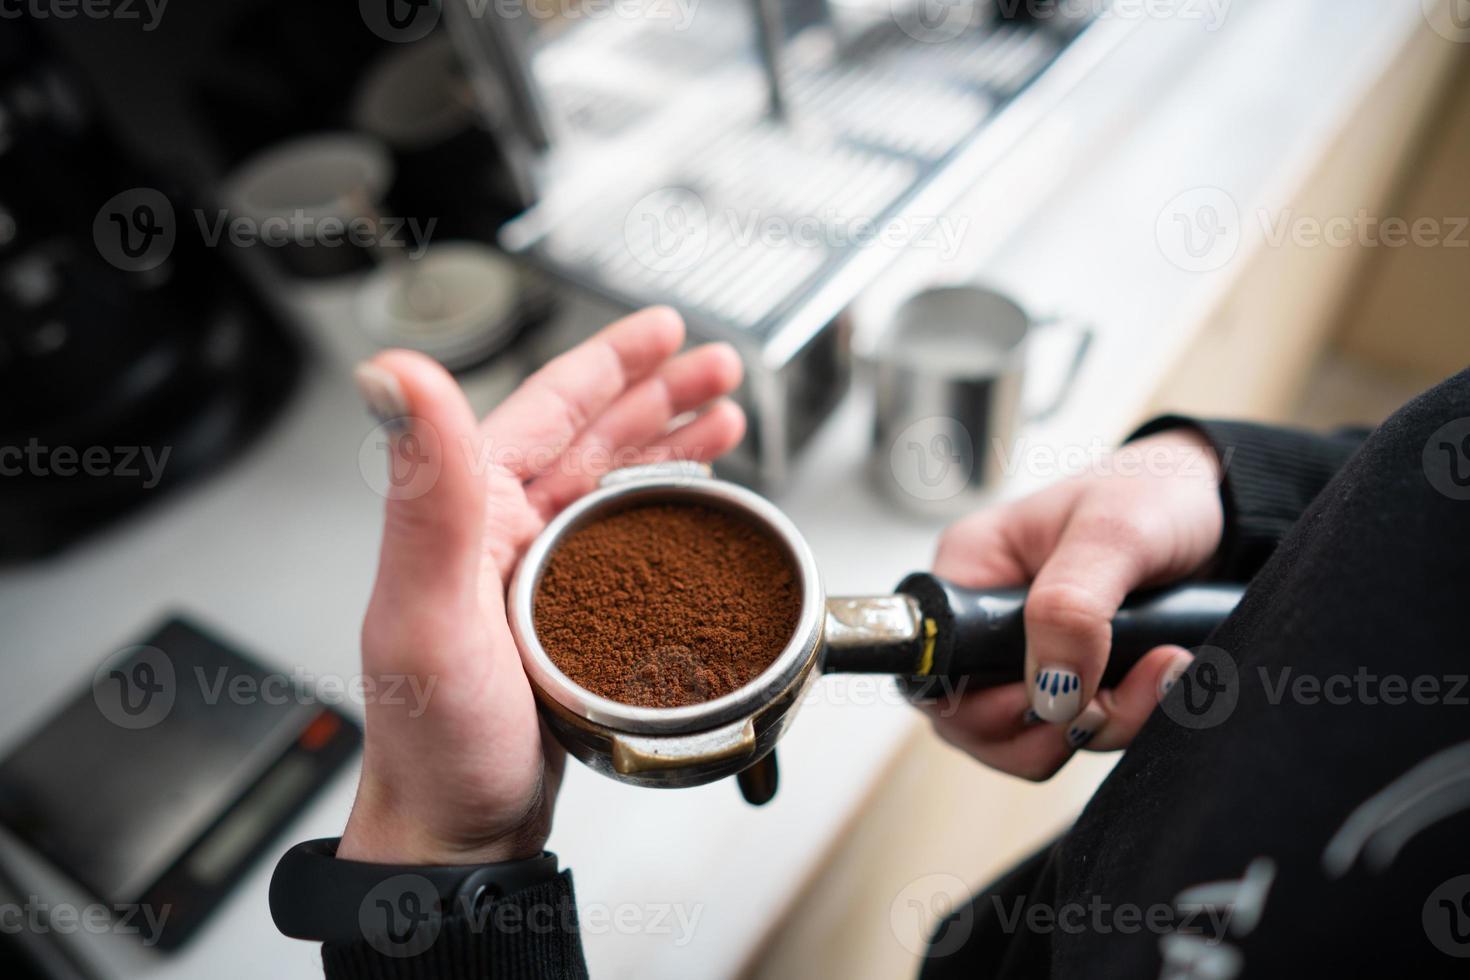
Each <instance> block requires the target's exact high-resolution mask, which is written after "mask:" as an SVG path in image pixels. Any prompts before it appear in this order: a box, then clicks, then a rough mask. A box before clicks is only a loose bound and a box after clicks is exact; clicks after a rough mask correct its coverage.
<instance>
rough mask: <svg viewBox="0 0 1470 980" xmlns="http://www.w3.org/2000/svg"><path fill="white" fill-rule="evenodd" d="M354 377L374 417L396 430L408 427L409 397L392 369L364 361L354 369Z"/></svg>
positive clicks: (359, 391) (358, 389)
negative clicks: (405, 396)
mask: <svg viewBox="0 0 1470 980" xmlns="http://www.w3.org/2000/svg"><path fill="white" fill-rule="evenodd" d="M352 379H353V380H354V381H356V382H357V391H358V394H360V395H362V400H363V401H365V402H367V407H368V411H370V412H372V413H373V417H374V418H376V419H377V420H378V421H379V422H382V423H383V424H384V425H386V426H388V428H390V429H393V430H394V431H396V432H402V431H403V430H405V429H407V428H408V399H406V398H404V397H403V388H402V387H401V386H400V385H399V384H398V379H397V378H396V377H394V376H393V373H392V372H391V371H385V370H384V369H383V368H380V367H378V366H377V365H376V364H374V363H372V362H371V361H363V362H362V363H361V364H359V365H358V366H357V367H356V368H354V369H353V371H352Z"/></svg>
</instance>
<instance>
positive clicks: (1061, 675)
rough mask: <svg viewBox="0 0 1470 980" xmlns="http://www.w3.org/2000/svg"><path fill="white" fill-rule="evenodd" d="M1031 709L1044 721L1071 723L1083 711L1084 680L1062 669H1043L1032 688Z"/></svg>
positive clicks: (1074, 672) (1072, 672)
mask: <svg viewBox="0 0 1470 980" xmlns="http://www.w3.org/2000/svg"><path fill="white" fill-rule="evenodd" d="M1031 707H1032V708H1034V709H1035V710H1036V713H1037V714H1038V715H1040V716H1041V720H1042V721H1049V722H1052V723H1059V722H1064V721H1071V720H1072V719H1073V718H1076V717H1077V712H1079V711H1081V710H1082V678H1080V677H1078V676H1077V673H1076V671H1071V670H1066V669H1065V668H1062V667H1043V668H1041V670H1040V671H1038V672H1037V674H1036V682H1035V684H1034V685H1033V686H1032V688H1031Z"/></svg>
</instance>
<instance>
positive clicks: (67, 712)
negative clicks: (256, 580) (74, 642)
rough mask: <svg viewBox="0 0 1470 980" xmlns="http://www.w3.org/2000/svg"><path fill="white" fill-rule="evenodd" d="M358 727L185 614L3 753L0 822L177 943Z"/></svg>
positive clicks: (352, 745)
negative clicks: (147, 914) (148, 914)
mask: <svg viewBox="0 0 1470 980" xmlns="http://www.w3.org/2000/svg"><path fill="white" fill-rule="evenodd" d="M361 741H362V733H361V729H360V728H359V726H358V724H357V723H356V722H355V721H353V720H351V719H350V718H348V717H347V716H345V715H344V714H342V713H341V712H339V711H336V710H335V709H333V708H331V707H327V706H325V705H322V704H321V703H320V702H319V701H318V700H317V699H316V698H314V697H313V694H312V692H310V691H306V690H302V689H301V688H300V686H299V685H298V684H296V683H295V681H294V680H293V679H292V678H291V677H289V676H288V675H286V674H283V673H281V672H278V671H271V670H268V669H266V668H265V667H263V666H262V665H260V664H258V663H256V662H255V661H253V660H251V659H249V658H247V657H246V656H244V655H243V654H241V653H239V652H237V651H235V650H233V649H231V648H229V647H227V646H226V645H224V644H223V643H221V642H220V641H219V640H217V639H215V638H213V637H211V636H210V635H209V634H207V633H205V632H204V631H202V630H201V629H199V628H198V627H197V626H194V625H192V624H190V623H189V622H187V621H185V620H183V619H178V618H175V619H171V620H169V621H168V622H166V623H165V624H163V625H162V626H161V627H160V628H159V629H158V630H157V631H155V632H154V633H153V634H152V635H151V636H149V638H148V639H146V640H144V641H143V642H142V643H141V644H139V645H137V646H133V647H128V648H126V649H124V650H122V651H120V652H119V653H117V654H115V655H114V656H112V657H110V658H109V659H108V660H107V661H106V662H105V663H103V664H102V666H101V667H99V668H98V670H97V672H96V675H95V677H94V681H93V683H92V684H91V685H90V686H89V687H88V688H86V689H85V690H83V691H81V692H80V693H79V694H78V695H77V696H76V697H75V698H74V699H72V700H71V701H70V702H69V703H68V704H66V705H65V706H64V707H62V708H61V709H60V711H58V712H57V713H56V714H55V715H53V716H52V717H51V718H50V719H49V720H48V721H46V722H45V723H44V724H43V725H42V726H41V728H40V729H39V730H38V731H35V732H33V733H32V734H31V735H30V736H29V737H28V738H27V739H26V740H25V742H24V744H22V745H21V746H20V747H19V748H17V749H16V750H15V751H14V752H13V753H12V754H11V755H10V756H9V757H8V758H6V759H5V760H4V761H3V762H0V823H3V824H4V825H5V826H6V827H7V828H8V829H9V830H10V832H11V833H12V834H14V835H15V836H16V837H18V838H19V839H21V840H22V841H24V842H25V843H26V844H28V845H30V846H31V847H32V848H34V849H35V850H36V851H38V852H39V853H40V854H42V855H44V856H45V857H46V858H47V859H48V860H49V861H51V863H52V864H54V865H55V866H56V867H57V868H59V869H60V870H61V871H63V872H65V873H66V874H67V875H69V876H70V877H71V878H73V879H74V880H76V881H77V882H78V883H79V884H81V885H82V886H83V887H85V888H86V889H87V890H88V891H89V892H91V893H92V894H93V895H94V896H95V897H96V898H97V899H98V900H99V901H100V902H102V903H104V904H106V905H108V906H109V907H111V908H113V909H114V910H117V909H118V907H120V906H121V907H143V908H147V909H151V910H152V911H153V912H154V915H155V916H156V917H161V913H162V911H163V910H167V917H166V919H164V922H163V925H162V928H161V931H160V933H159V935H157V936H148V937H145V938H147V939H148V941H150V942H154V943H156V946H157V948H161V949H165V950H167V949H174V948H177V947H178V946H180V945H182V944H183V943H184V942H185V941H186V940H188V938H189V937H190V936H191V935H192V934H193V933H194V931H195V930H196V929H198V927H199V926H200V924H201V923H202V922H203V921H204V919H205V918H206V917H207V916H208V915H209V913H210V912H211V911H212V910H213V909H214V908H215V907H216V906H217V905H219V904H220V902H221V901H222V899H223V898H224V896H225V895H226V893H227V892H228V891H229V889H230V887H231V885H232V884H233V883H234V882H235V881H236V880H238V878H239V877H240V876H241V875H242V874H243V873H244V872H245V871H246V870H247V869H248V868H249V867H250V865H251V864H252V863H253V862H254V861H255V860H256V859H257V858H258V857H259V856H260V855H261V854H262V852H263V851H265V850H266V849H267V848H268V847H269V846H270V845H271V843H272V841H273V839H274V837H275V836H276V835H277V834H278V833H279V832H280V831H281V830H283V829H284V827H285V825H286V824H287V823H288V822H289V821H290V820H291V818H292V817H294V816H295V815H296V814H297V813H298V812H299V811H300V810H301V809H302V808H303V807H304V806H305V805H306V803H307V802H308V801H309V800H310V799H311V798H312V797H313V796H314V795H315V794H316V793H317V792H318V790H320V789H321V788H322V787H323V786H324V785H325V784H326V783H327V781H328V780H329V779H330V778H331V776H332V775H333V774H334V773H335V772H336V771H337V770H338V769H339V768H340V767H341V766H342V765H343V764H344V763H346V762H347V761H348V760H350V759H351V758H352V757H353V755H354V754H355V753H356V752H357V749H358V747H359V745H360V744H361Z"/></svg>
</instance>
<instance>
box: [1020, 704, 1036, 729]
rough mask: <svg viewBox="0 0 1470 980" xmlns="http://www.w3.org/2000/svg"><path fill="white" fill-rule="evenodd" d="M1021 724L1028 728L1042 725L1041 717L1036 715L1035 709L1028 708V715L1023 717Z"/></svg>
mask: <svg viewBox="0 0 1470 980" xmlns="http://www.w3.org/2000/svg"><path fill="white" fill-rule="evenodd" d="M1021 723H1022V724H1024V725H1026V726H1027V727H1031V726H1035V725H1039V724H1041V716H1040V715H1038V714H1037V713H1036V709H1035V708H1027V709H1026V713H1025V714H1024V715H1022V716H1021Z"/></svg>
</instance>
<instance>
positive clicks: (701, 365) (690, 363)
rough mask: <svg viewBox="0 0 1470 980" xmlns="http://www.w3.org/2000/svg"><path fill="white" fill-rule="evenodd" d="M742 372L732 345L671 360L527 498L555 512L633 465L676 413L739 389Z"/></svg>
mask: <svg viewBox="0 0 1470 980" xmlns="http://www.w3.org/2000/svg"><path fill="white" fill-rule="evenodd" d="M741 370H742V369H741V363H740V355H739V354H737V353H736V352H735V348H733V347H731V346H730V345H729V344H706V345H704V346H703V347H696V348H695V349H693V350H691V351H686V352H685V353H683V354H680V355H679V356H677V357H675V358H673V359H671V360H669V361H667V362H666V363H664V364H663V366H661V367H660V368H659V369H658V370H657V371H656V372H655V373H654V374H653V376H651V377H649V378H646V379H644V380H643V381H641V382H639V383H638V384H636V385H634V386H633V387H631V388H629V389H628V390H627V391H625V392H623V394H622V395H621V396H619V397H618V399H617V400H616V401H614V402H613V403H612V405H610V406H609V407H608V408H607V410H606V411H604V412H603V413H602V414H601V415H600V416H599V417H598V418H597V419H596V420H594V421H593V422H592V423H591V424H589V425H588V426H587V428H585V429H584V430H583V431H582V433H581V435H579V436H578V437H577V438H576V440H575V441H573V443H572V445H571V446H569V447H568V448H567V451H566V452H565V453H564V454H563V455H562V459H561V461H560V462H559V463H558V465H557V466H556V467H555V468H554V469H553V470H552V471H551V472H548V473H546V474H544V475H543V476H540V477H537V478H536V479H535V480H533V481H532V482H531V483H530V484H529V485H528V486H527V487H526V496H527V498H528V499H529V500H530V501H531V503H532V504H533V505H534V506H535V507H536V508H537V510H539V511H540V512H541V513H542V515H543V516H550V515H552V514H555V513H556V512H557V511H559V510H561V509H562V508H563V507H565V506H566V505H567V504H569V503H571V502H572V501H573V500H575V499H577V498H578V497H580V496H582V495H583V494H584V493H586V492H587V491H589V490H591V489H592V488H593V487H595V486H596V485H597V481H598V480H599V479H601V478H602V476H603V475H604V474H605V473H606V472H607V471H608V470H610V469H612V468H614V467H616V466H626V465H629V461H630V460H631V459H633V458H635V457H636V455H637V451H638V450H640V449H641V448H642V447H644V446H646V445H648V444H649V443H651V442H653V441H654V440H656V439H657V438H658V437H660V436H662V435H663V434H664V433H665V431H666V430H667V429H668V426H669V423H670V422H671V421H672V420H673V419H674V418H675V417H676V416H679V415H681V414H683V413H685V412H689V411H692V410H694V409H697V408H699V407H700V406H702V405H705V404H707V403H708V402H711V401H713V400H714V399H716V398H719V397H720V396H722V395H726V394H729V393H730V392H731V391H734V390H735V389H736V388H737V387H738V386H739V385H740V377H741ZM726 448H728V447H726Z"/></svg>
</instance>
